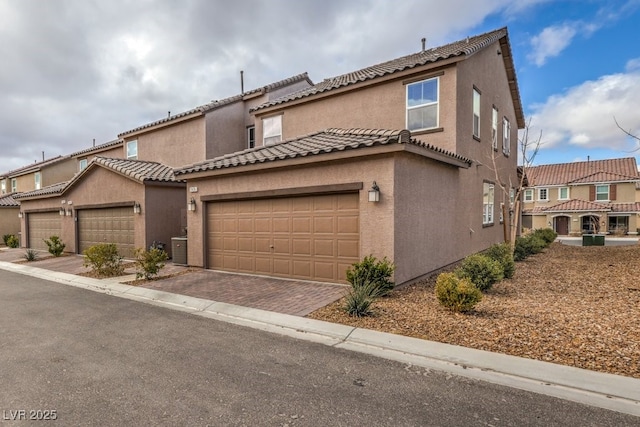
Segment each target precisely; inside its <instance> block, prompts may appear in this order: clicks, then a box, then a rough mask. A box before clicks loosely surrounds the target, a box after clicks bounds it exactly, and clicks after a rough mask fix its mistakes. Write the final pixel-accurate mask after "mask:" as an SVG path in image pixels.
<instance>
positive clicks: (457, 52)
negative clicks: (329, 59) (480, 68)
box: [250, 27, 524, 128]
mask: <svg viewBox="0 0 640 427" xmlns="http://www.w3.org/2000/svg"><path fill="white" fill-rule="evenodd" d="M506 37H507V28H506V27H505V28H500V29H498V30H494V31H490V32H487V33H484V34H480V35H477V36H474V37H467V38H466V39H464V40H459V41H456V42H453V43H449V44H446V45H444V46H439V47H434V48H431V49H426V50H424V51H421V52H418V53H413V54H410V55H407V56H403V57H400V58H397V59H393V60H391V61H387V62H383V63H381V64H377V65H373V66H371V67H367V68H363V69H361V70H358V71H354V72H351V73H347V74H343V75H341V76H337V77H332V78H329V79H325V80H324V81H322V82H320V83H318V84H316V85H314V86H312V87H310V88H307V89H303V90H300V91H297V92H294V93H292V94H289V95H285V96H282V97H280V98H277V99H274V100H272V101H269V102H266V103H264V104H262V105H258V106H256V107H254V108H252V109H251V110H250V111H252V112H253V111H258V110H261V109H264V108H268V107H272V106H274V105H279V104H284V103H286V102H289V101H293V100H296V99H301V98H306V97H309V96H312V95H316V94H319V93H323V92H328V91H330V90H334V89H338V88H341V87H345V86H349V85H353V84H356V83H359V82H363V81H367V80H372V79H375V78H378V77H382V76H386V75H389V74H393V73H396V72H399V71H403V70H407V69H410V68H415V67H419V66H423V65H427V64H430V63H435V62H438V61H441V60H444V59H448V58H452V57H459V56H463V55H471V54H473V53H475V52H477V51H479V50H482V49H483V48H485V47H487V46H489V45H490V44H492V43H494V42H496V41H498V40H501V39H503V38H506ZM505 40H506V39H505ZM501 47H502V49H503V50H504V52H503V59H504V61H505V64H506V65H507V71H508V74H509V75H508V77H509V82H510V83H509V84H510V87H511V93H512V96H513V98H514V108H515V109H516V116H517V117H518V126H519V127H520V128H522V127H524V115H523V112H522V103H521V101H520V94H519V91H518V86H517V81H516V75H515V67H514V66H513V58H512V56H511V48H510V46H509V44H508V42H505V43H501Z"/></svg>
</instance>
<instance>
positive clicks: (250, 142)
mask: <svg viewBox="0 0 640 427" xmlns="http://www.w3.org/2000/svg"><path fill="white" fill-rule="evenodd" d="M255 146H256V127H255V126H249V127H248V128H247V148H253V147H255Z"/></svg>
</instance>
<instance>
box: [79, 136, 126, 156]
mask: <svg viewBox="0 0 640 427" xmlns="http://www.w3.org/2000/svg"><path fill="white" fill-rule="evenodd" d="M123 143H124V140H122V139H114V140H113V141H109V142H105V143H103V144H99V145H94V146H93V147H90V148H85V149H84V150H80V151H76V152H75V153H71V154H70V156H71V157H76V156H81V155H83V154H87V153H91V152H93V151H100V150H103V149H105V148H110V147H115V146H116V145H118V144H123Z"/></svg>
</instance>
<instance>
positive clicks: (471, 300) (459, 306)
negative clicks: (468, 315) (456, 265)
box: [436, 273, 482, 313]
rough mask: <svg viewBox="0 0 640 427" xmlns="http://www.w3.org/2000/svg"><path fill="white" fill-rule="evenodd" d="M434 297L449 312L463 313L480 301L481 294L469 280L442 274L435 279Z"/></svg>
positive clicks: (453, 274)
mask: <svg viewBox="0 0 640 427" xmlns="http://www.w3.org/2000/svg"><path fill="white" fill-rule="evenodd" d="M436 297H437V298H438V301H439V302H440V304H442V305H443V306H444V307H446V308H448V309H449V310H452V311H456V312H460V313H465V312H467V311H471V310H472V309H473V307H475V305H476V304H478V303H479V302H480V301H481V300H482V292H480V289H478V288H477V287H476V286H475V285H474V284H473V283H471V281H470V280H469V279H466V278H460V277H458V276H457V275H456V274H455V273H442V274H440V275H439V276H438V278H437V279H436Z"/></svg>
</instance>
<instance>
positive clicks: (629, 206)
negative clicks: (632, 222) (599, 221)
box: [611, 202, 640, 213]
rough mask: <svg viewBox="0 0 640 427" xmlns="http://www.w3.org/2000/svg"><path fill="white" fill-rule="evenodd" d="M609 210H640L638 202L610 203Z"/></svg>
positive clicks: (627, 211) (622, 211)
mask: <svg viewBox="0 0 640 427" xmlns="http://www.w3.org/2000/svg"><path fill="white" fill-rule="evenodd" d="M611 212H614V213H631V212H640V202H634V203H612V204H611Z"/></svg>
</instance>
